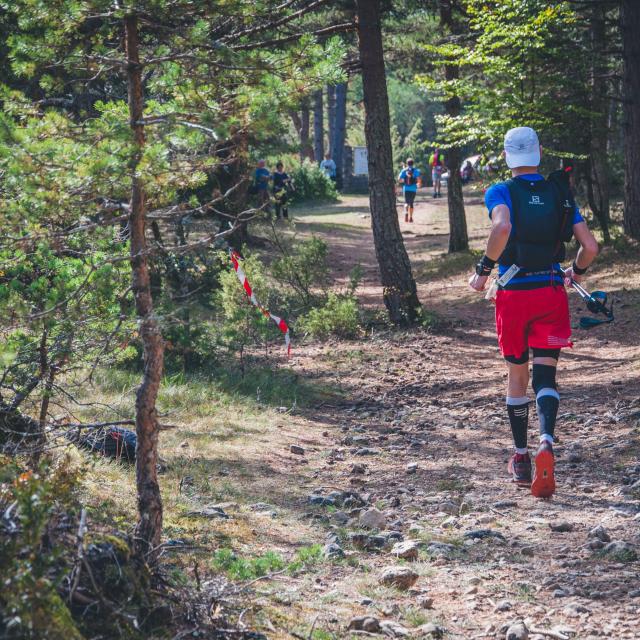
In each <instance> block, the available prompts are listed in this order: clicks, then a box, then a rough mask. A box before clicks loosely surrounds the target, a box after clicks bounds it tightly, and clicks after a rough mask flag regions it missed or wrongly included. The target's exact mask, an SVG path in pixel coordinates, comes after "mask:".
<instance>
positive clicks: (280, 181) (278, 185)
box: [271, 162, 292, 220]
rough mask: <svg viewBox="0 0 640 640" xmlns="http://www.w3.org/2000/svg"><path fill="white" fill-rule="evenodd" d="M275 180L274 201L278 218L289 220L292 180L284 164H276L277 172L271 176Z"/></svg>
mask: <svg viewBox="0 0 640 640" xmlns="http://www.w3.org/2000/svg"><path fill="white" fill-rule="evenodd" d="M271 179H272V180H273V199H274V200H275V204H276V218H277V219H278V220H279V219H280V216H282V217H283V218H289V205H288V204H287V203H288V201H289V192H290V191H291V190H292V185H291V178H290V177H289V174H288V173H287V172H286V171H285V170H284V165H283V164H282V162H278V163H277V164H276V170H275V171H274V172H273V174H272V175H271Z"/></svg>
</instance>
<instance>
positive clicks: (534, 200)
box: [529, 196, 544, 204]
mask: <svg viewBox="0 0 640 640" xmlns="http://www.w3.org/2000/svg"><path fill="white" fill-rule="evenodd" d="M529 204H544V202H543V201H542V200H540V196H531V200H529Z"/></svg>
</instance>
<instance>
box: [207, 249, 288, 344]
mask: <svg viewBox="0 0 640 640" xmlns="http://www.w3.org/2000/svg"><path fill="white" fill-rule="evenodd" d="M241 266H242V269H243V271H244V273H245V275H246V276H247V279H248V281H249V283H250V284H251V287H252V291H253V293H254V294H255V296H256V299H257V300H258V302H259V303H260V304H262V305H264V307H265V308H267V309H270V308H271V306H270V305H272V303H273V302H274V300H275V299H276V292H275V290H274V289H273V287H271V286H270V285H269V284H268V280H267V274H266V271H265V267H264V265H263V264H262V262H260V260H258V258H257V256H255V255H251V254H246V255H245V259H244V260H243V261H242V265H241ZM220 284H221V289H220V291H219V292H218V293H217V294H216V295H215V301H214V306H215V307H216V308H217V309H219V312H221V317H220V324H221V326H222V339H223V342H224V343H225V344H226V345H227V346H228V347H229V348H231V349H232V350H235V351H239V352H240V353H242V352H243V351H244V349H245V348H246V347H247V346H249V345H263V344H265V342H266V341H267V340H275V339H276V338H277V337H278V336H281V333H280V331H279V329H278V328H277V327H276V326H275V323H274V322H273V321H272V320H270V319H269V318H267V317H266V316H265V315H263V314H262V313H260V310H259V309H257V308H256V307H255V306H253V305H252V304H251V302H250V301H249V300H248V298H247V294H246V292H245V290H244V289H243V287H242V285H241V284H240V282H239V281H238V277H237V275H236V273H235V271H234V270H233V269H229V270H228V271H226V272H224V273H222V274H221V276H220Z"/></svg>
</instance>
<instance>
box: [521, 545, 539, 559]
mask: <svg viewBox="0 0 640 640" xmlns="http://www.w3.org/2000/svg"><path fill="white" fill-rule="evenodd" d="M520 553H521V554H522V555H523V556H527V557H528V558H532V557H533V556H534V555H535V553H536V549H535V547H522V549H520Z"/></svg>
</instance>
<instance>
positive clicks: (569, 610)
mask: <svg viewBox="0 0 640 640" xmlns="http://www.w3.org/2000/svg"><path fill="white" fill-rule="evenodd" d="M562 613H564V615H565V616H569V618H579V617H580V615H581V614H583V613H590V611H589V609H587V607H585V606H583V605H581V604H578V603H576V602H572V603H571V604H568V605H567V606H566V607H565V608H564V609H563V610H562Z"/></svg>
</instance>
